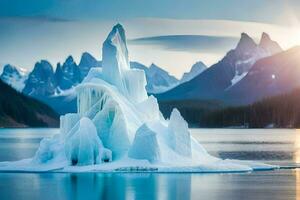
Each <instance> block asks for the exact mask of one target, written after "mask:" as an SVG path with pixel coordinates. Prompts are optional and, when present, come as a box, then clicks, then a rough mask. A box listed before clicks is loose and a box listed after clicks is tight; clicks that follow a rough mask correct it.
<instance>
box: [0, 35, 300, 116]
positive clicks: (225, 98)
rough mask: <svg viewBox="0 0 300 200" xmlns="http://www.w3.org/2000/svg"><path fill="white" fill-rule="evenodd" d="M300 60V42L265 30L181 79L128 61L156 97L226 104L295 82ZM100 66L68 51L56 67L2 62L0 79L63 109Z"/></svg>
mask: <svg viewBox="0 0 300 200" xmlns="http://www.w3.org/2000/svg"><path fill="white" fill-rule="evenodd" d="M299 64H300V47H295V48H292V49H289V50H286V51H284V50H282V48H281V47H280V46H279V44H278V43H277V42H276V41H273V40H272V39H271V38H270V36H269V35H268V34H267V33H263V34H262V36H261V39H260V41H259V42H258V43H256V42H255V41H254V40H253V39H252V38H251V37H250V36H249V35H247V34H246V33H242V34H241V38H240V40H239V42H238V44H237V45H236V47H235V48H234V49H232V50H229V51H228V52H227V53H226V55H225V56H224V57H223V58H222V59H221V60H220V61H219V62H217V63H216V64H214V65H212V66H210V67H206V66H205V64H203V63H202V62H200V61H199V62H197V63H195V64H194V65H193V66H192V67H191V70H190V72H188V73H185V74H183V76H182V78H181V79H180V80H178V79H177V78H176V77H174V76H172V75H170V74H169V73H168V72H167V71H165V70H163V69H162V68H160V67H159V66H157V65H155V64H151V65H150V66H149V67H148V66H145V65H143V64H141V63H139V62H131V63H130V65H131V67H132V68H136V69H142V70H144V71H145V75H146V79H147V85H146V89H147V92H148V93H149V94H154V95H155V96H156V97H157V98H158V100H159V101H160V102H173V103H174V102H176V105H179V104H180V103H178V102H180V101H182V102H189V101H192V102H207V101H217V102H218V105H219V102H222V104H224V105H231V106H238V105H246V104H251V103H254V102H256V101H259V100H261V99H263V98H266V97H270V96H274V95H278V94H283V93H287V92H290V91H292V90H293V89H295V88H297V87H300V81H299V80H298V75H299V74H300V67H299ZM101 66H102V61H100V60H97V59H96V58H94V57H93V56H92V55H91V54H89V53H87V52H85V53H83V54H82V56H81V59H80V62H79V64H77V63H76V62H75V61H74V59H73V57H72V56H69V57H67V59H66V60H65V62H64V63H62V64H61V63H58V64H57V66H56V69H55V70H54V68H53V66H52V65H51V64H50V63H49V62H48V61H46V60H41V61H40V62H37V63H36V64H35V66H34V68H33V70H32V71H31V72H30V73H24V72H21V71H20V70H18V68H17V67H13V66H11V65H7V66H5V67H4V70H3V73H2V75H1V80H3V81H4V82H6V83H7V84H9V85H11V86H12V87H14V88H15V89H17V90H18V91H22V93H24V94H26V95H28V96H31V97H34V98H36V99H39V100H41V101H43V102H44V103H46V104H48V105H50V106H51V107H52V108H53V109H55V110H56V111H57V112H58V113H60V114H63V113H66V112H75V111H76V95H75V92H74V88H75V87H76V86H77V85H78V84H79V83H81V82H82V81H83V79H84V78H85V77H86V76H87V74H88V72H89V70H90V69H91V68H93V67H99V68H101ZM163 105H166V103H163ZM193 105H195V103H193Z"/></svg>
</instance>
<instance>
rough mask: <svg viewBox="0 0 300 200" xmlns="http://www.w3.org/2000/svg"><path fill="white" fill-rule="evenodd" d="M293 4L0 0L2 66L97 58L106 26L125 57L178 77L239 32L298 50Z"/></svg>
mask: <svg viewBox="0 0 300 200" xmlns="http://www.w3.org/2000/svg"><path fill="white" fill-rule="evenodd" d="M299 9H300V2H299V1H297V0H243V1H240V0H151V1H149V0H148V1H145V0H42V1H41V0H39V1H37V0H26V1H25V0H1V1H0V47H1V48H0V65H4V64H6V63H10V64H13V65H16V66H18V67H22V68H25V69H28V70H31V69H32V68H33V66H34V63H35V62H36V61H38V60H41V59H47V60H49V61H50V62H51V63H52V65H53V66H56V63H57V62H64V60H65V59H66V57H67V56H68V55H73V57H74V58H75V60H76V61H77V62H79V59H80V56H81V54H82V53H83V52H84V51H87V52H90V53H91V54H92V55H94V56H95V57H96V58H97V59H101V46H102V43H103V41H104V40H105V38H106V36H107V34H108V33H109V31H110V30H111V28H112V26H113V25H114V24H116V23H121V24H123V26H124V28H125V30H126V34H127V39H128V49H129V56H130V59H131V60H133V61H139V62H141V63H143V64H145V65H150V64H151V63H155V64H157V65H159V66H160V67H162V68H164V69H165V70H167V71H169V72H170V73H171V74H173V75H175V76H176V77H178V78H179V77H181V75H182V74H183V73H184V72H186V71H189V70H190V68H191V66H192V64H194V63H195V62H197V61H203V62H204V63H205V64H207V65H208V66H210V65H212V64H214V63H215V62H217V61H218V60H220V59H221V58H222V57H223V56H224V55H225V53H226V52H227V51H228V50H230V49H232V48H234V47H235V46H236V44H237V42H238V40H239V37H240V34H241V33H242V32H246V33H248V34H249V35H250V36H251V37H253V38H254V39H255V40H256V41H259V38H260V36H261V34H262V32H267V33H268V34H269V35H270V36H271V38H272V39H274V40H276V41H277V42H278V43H279V44H280V45H281V46H282V47H283V48H284V49H288V48H291V47H293V46H295V45H300V23H299V19H300V12H297V11H298V10H299Z"/></svg>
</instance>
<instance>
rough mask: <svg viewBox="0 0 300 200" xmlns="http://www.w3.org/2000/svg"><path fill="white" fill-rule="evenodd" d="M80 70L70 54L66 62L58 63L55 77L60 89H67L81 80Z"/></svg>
mask: <svg viewBox="0 0 300 200" xmlns="http://www.w3.org/2000/svg"><path fill="white" fill-rule="evenodd" d="M80 77H81V76H80V71H79V68H78V66H77V64H76V63H75V61H74V59H73V57H72V56H69V57H68V58H67V59H66V61H65V62H64V64H63V65H62V66H61V65H60V64H58V65H57V68H56V72H55V78H56V84H57V87H58V88H59V89H60V90H67V89H70V88H72V87H73V86H76V85H78V84H79V83H80V82H81V78H80Z"/></svg>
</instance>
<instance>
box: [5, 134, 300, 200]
mask: <svg viewBox="0 0 300 200" xmlns="http://www.w3.org/2000/svg"><path fill="white" fill-rule="evenodd" d="M191 132H192V134H193V136H194V137H196V139H197V140H199V141H200V142H201V143H202V144H203V146H204V147H205V148H206V149H207V150H208V151H209V152H210V153H211V154H213V155H215V156H218V157H221V158H233V159H244V160H245V159H246V160H247V159H248V160H249V159H250V160H259V161H262V162H266V163H272V164H279V165H282V166H296V165H297V164H298V163H299V164H300V130H288V129H264V130H263V129H251V130H245V129H191ZM55 133H58V129H0V161H6V160H18V159H22V158H28V157H31V156H33V154H34V153H35V151H36V149H37V147H38V145H39V141H40V140H41V139H42V138H43V137H45V136H48V137H49V136H51V135H53V134H55ZM6 199H10V200H14V199H43V200H59V199H87V200H88V199H112V200H118V199H142V200H146V199H171V200H173V199H222V200H224V199H225V200H226V199H230V200H231V199H233V200H235V199H237V200H239V199H299V200H300V169H281V170H275V171H259V172H252V173H233V174H199V173H198V174H185V173H173V174H166V173H162V174H157V173H153V174H151V173H111V174H102V173H77V174H76V173H74V174H66V173H0V200H6Z"/></svg>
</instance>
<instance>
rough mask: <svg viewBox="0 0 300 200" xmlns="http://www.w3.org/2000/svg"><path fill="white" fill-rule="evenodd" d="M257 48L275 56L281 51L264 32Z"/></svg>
mask: <svg viewBox="0 0 300 200" xmlns="http://www.w3.org/2000/svg"><path fill="white" fill-rule="evenodd" d="M258 46H259V47H261V48H262V49H265V50H267V51H268V52H269V53H270V54H276V53H279V52H281V51H282V48H281V47H280V46H279V44H278V43H277V42H275V41H273V40H272V39H271V37H270V36H269V35H268V34H267V33H265V32H263V33H262V36H261V39H260V42H259V45H258Z"/></svg>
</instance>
